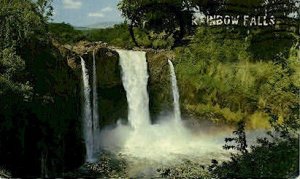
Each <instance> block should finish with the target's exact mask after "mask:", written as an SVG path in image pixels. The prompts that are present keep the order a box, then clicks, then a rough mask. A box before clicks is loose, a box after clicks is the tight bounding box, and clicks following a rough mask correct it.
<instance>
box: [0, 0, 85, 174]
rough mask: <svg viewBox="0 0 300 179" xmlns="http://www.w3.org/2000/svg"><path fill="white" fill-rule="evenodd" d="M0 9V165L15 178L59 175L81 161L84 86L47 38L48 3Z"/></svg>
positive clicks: (12, 0) (6, 4) (8, 2)
mask: <svg viewBox="0 0 300 179" xmlns="http://www.w3.org/2000/svg"><path fill="white" fill-rule="evenodd" d="M0 7H1V8H0V26H1V27H3V28H1V29H0V99H1V100H0V106H1V107H0V119H1V120H0V158H1V160H0V166H4V167H5V168H6V169H7V170H8V171H10V172H11V176H13V177H24V176H28V177H29V176H31V177H45V176H48V177H51V176H52V177H54V176H59V175H60V174H61V172H62V171H63V170H65V169H69V168H72V167H77V165H78V162H79V163H81V161H82V157H80V156H82V153H83V150H82V144H81V142H80V140H81V132H80V131H81V130H80V121H79V117H78V116H80V113H78V112H77V111H80V109H78V106H79V105H78V104H80V94H79V91H78V88H79V85H80V84H79V82H78V80H77V77H76V75H75V74H74V72H73V71H71V70H70V68H68V66H67V63H66V61H65V60H64V59H63V57H62V56H61V55H60V53H59V52H58V50H57V49H56V48H55V47H53V45H52V44H51V42H50V40H49V38H48V30H47V29H48V18H49V15H51V12H52V7H51V6H50V5H49V1H46V0H38V1H34V2H33V1H31V0H22V1H19V0H3V1H1V2H0ZM70 109H71V110H70ZM74 111H75V112H74ZM74 139H76V140H75V141H74ZM74 148H77V150H76V151H74V150H73V149H74ZM72 150H73V151H72ZM75 153H76V155H77V157H74V154H75ZM71 158H72V161H70V159H71ZM74 159H75V160H74ZM6 173H7V172H6ZM1 175H2V174H1ZM9 175H10V174H9Z"/></svg>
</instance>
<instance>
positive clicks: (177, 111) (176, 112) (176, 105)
mask: <svg viewBox="0 0 300 179" xmlns="http://www.w3.org/2000/svg"><path fill="white" fill-rule="evenodd" d="M168 63H169V66H170V75H171V82H172V93H173V108H174V118H175V120H176V121H181V112H180V104H179V92H178V86H177V80H176V74H175V70H174V66H173V63H172V62H171V60H168Z"/></svg>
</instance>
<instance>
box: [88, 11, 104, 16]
mask: <svg viewBox="0 0 300 179" xmlns="http://www.w3.org/2000/svg"><path fill="white" fill-rule="evenodd" d="M88 16H89V17H104V16H105V15H104V14H103V13H102V12H90V13H89V14H88Z"/></svg>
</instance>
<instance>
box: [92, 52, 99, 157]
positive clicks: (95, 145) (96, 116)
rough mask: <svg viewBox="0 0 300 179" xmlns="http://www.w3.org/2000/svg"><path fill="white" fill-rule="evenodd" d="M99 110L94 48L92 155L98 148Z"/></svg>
mask: <svg viewBox="0 0 300 179" xmlns="http://www.w3.org/2000/svg"><path fill="white" fill-rule="evenodd" d="M99 127H100V126H99V110H98V92H97V67H96V57H95V50H94V51H93V128H92V130H93V146H92V147H93V155H95V154H96V152H97V151H98V150H99V149H98V142H97V141H98V139H97V137H98V136H99Z"/></svg>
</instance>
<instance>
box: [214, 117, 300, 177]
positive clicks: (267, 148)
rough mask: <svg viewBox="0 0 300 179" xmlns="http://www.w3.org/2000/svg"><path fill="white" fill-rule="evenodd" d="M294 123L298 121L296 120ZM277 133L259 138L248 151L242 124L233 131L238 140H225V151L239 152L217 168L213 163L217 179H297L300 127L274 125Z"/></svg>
mask: <svg viewBox="0 0 300 179" xmlns="http://www.w3.org/2000/svg"><path fill="white" fill-rule="evenodd" d="M293 121H295V118H294V119H293ZM274 127H275V132H271V131H270V132H268V133H267V134H268V137H264V138H259V139H258V140H257V144H256V145H254V146H251V151H250V152H248V150H247V148H246V147H247V141H246V134H245V131H244V124H243V122H241V123H239V128H238V129H237V130H236V131H234V134H235V135H236V137H234V138H226V139H225V141H226V142H227V143H230V142H234V145H227V144H226V145H225V146H224V149H226V150H230V149H234V150H236V151H238V153H235V154H231V160H230V161H227V162H223V163H221V164H220V165H218V161H216V160H213V163H212V165H211V166H210V167H209V171H210V172H211V174H212V176H213V177H216V178H262V177H263V178H294V177H297V175H298V173H299V161H298V160H297V159H298V158H299V149H298V147H299V139H298V137H297V135H296V131H295V129H296V130H297V128H299V123H298V127H297V128H294V129H293V127H291V125H287V123H285V124H283V125H281V126H278V125H276V124H275V126H274Z"/></svg>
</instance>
